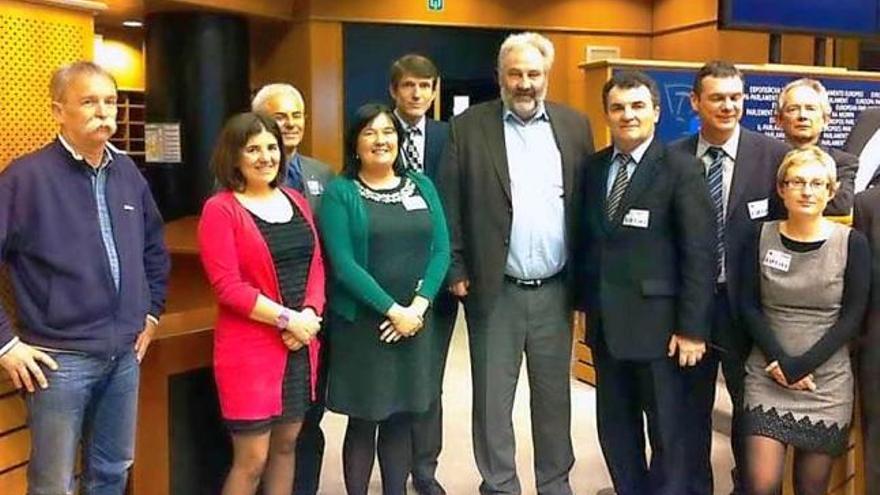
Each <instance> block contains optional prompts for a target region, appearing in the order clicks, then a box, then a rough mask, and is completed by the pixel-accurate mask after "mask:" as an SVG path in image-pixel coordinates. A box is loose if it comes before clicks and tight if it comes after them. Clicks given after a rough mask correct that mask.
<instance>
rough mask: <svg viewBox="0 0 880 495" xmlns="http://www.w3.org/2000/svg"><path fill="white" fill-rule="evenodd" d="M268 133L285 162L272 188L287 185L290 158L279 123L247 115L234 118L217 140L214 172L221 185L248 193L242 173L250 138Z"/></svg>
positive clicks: (229, 121)
mask: <svg viewBox="0 0 880 495" xmlns="http://www.w3.org/2000/svg"><path fill="white" fill-rule="evenodd" d="M263 131H268V132H269V133H270V134H272V135H273V136H275V140H276V141H277V142H278V149H279V151H280V152H281V161H280V162H279V163H278V175H276V176H275V178H274V179H273V180H272V182H270V183H269V185H270V186H272V187H278V186H279V185H281V184H283V183H284V180H285V178H286V177H287V155H285V152H284V141H283V140H282V138H281V130H280V129H279V128H278V124H276V123H275V120H274V119H272V118H271V117H269V116H266V115H263V114H261V113H255V112H246V113H240V114H237V115H233V116H232V117H231V118H230V119H229V120H227V121H226V124H225V125H224V126H223V130H222V131H220V136H219V137H218V138H217V144H215V145H214V153H213V155H212V156H211V170H213V171H214V175H215V176H216V177H217V183H218V184H219V186H220V187H222V188H224V189H229V190H232V191H235V192H242V191H244V190H245V187H246V186H247V183H246V182H245V180H244V176H243V175H242V174H241V170H239V164H240V163H241V152H242V150H244V147H245V145H247V142H248V140H250V138H252V137H254V136H256V135H257V134H259V133H261V132H263Z"/></svg>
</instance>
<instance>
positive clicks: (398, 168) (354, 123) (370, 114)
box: [342, 103, 406, 179]
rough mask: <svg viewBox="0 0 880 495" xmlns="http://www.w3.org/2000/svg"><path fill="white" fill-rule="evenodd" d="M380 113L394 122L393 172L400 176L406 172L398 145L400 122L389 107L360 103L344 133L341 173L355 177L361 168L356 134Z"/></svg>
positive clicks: (400, 140)
mask: <svg viewBox="0 0 880 495" xmlns="http://www.w3.org/2000/svg"><path fill="white" fill-rule="evenodd" d="M380 115H386V116H388V118H389V119H390V120H391V122H393V123H394V130H395V132H397V157H396V158H395V159H394V165H393V169H394V174H395V175H400V176H402V175H403V174H404V173H406V164H404V163H403V158H402V157H401V156H400V146H401V144H402V143H403V128H402V127H401V126H400V122H399V121H398V120H397V119H396V118H395V117H394V114H393V113H392V112H391V109H390V108H388V107H387V106H385V105H383V104H381V103H366V104H364V105H361V106H360V108H358V109H357V110H356V111H355V113H354V117H352V119H351V125H349V126H348V132H346V134H345V163H344V164H343V165H342V174H343V175H345V176H346V177H348V178H349V179H354V178H355V177H357V174H358V172H360V170H361V159H360V157H358V154H357V146H358V136H360V134H361V131H362V130H364V128H365V127H367V126H368V125H370V122H372V121H373V120H375V119H376V117H378V116H380Z"/></svg>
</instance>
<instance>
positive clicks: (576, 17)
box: [297, 0, 652, 33]
mask: <svg viewBox="0 0 880 495" xmlns="http://www.w3.org/2000/svg"><path fill="white" fill-rule="evenodd" d="M445 3H446V5H445V8H444V10H443V11H441V12H433V11H429V10H428V7H427V2H426V1H425V0H418V1H414V0H386V1H382V2H375V1H373V2H365V1H363V0H333V1H322V0H317V1H310V2H304V4H303V5H301V6H297V11H298V13H299V14H300V15H305V16H308V17H310V18H312V19H325V20H342V21H353V22H390V23H407V24H438V25H453V26H470V27H493V28H503V27H506V28H510V29H536V30H538V29H544V30H547V29H550V30H570V31H612V32H636V33H650V31H651V18H652V7H651V3H652V2H651V0H542V1H540V2H536V1H534V0H481V1H447V2H445Z"/></svg>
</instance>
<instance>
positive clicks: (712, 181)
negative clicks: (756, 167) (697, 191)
mask: <svg viewBox="0 0 880 495" xmlns="http://www.w3.org/2000/svg"><path fill="white" fill-rule="evenodd" d="M726 156H727V154H726V153H725V152H724V150H723V149H721V148H719V147H718V146H710V147H709V149H708V150H706V154H705V155H703V161H704V162H705V163H707V164H708V165H709V170H708V171H707V172H706V183H707V184H708V186H709V197H711V198H712V204H713V205H714V206H715V224H716V228H717V230H716V232H715V252H716V254H717V256H718V259H717V260H716V262H717V264H718V273H721V264H722V263H723V262H724V158H725V157H726Z"/></svg>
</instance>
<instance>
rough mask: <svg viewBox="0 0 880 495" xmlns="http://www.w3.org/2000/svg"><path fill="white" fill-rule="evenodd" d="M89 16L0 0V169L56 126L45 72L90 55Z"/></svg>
mask: <svg viewBox="0 0 880 495" xmlns="http://www.w3.org/2000/svg"><path fill="white" fill-rule="evenodd" d="M93 33H94V28H93V25H92V17H91V15H89V14H88V13H84V12H70V11H66V10H63V9H59V8H52V7H46V6H42V5H35V4H30V3H25V2H18V1H11V0H0V74H2V77H3V84H2V85H0V109H2V112H3V118H2V119H0V170H2V169H3V168H5V167H6V165H8V164H9V162H10V161H11V160H12V159H13V158H15V157H17V156H19V155H22V154H24V153H26V152H29V151H32V150H34V149H36V148H38V147H40V146H42V145H43V144H45V143H46V142H47V141H49V140H50V139H51V138H52V137H53V136H54V135H55V133H56V132H57V126H56V125H55V123H54V121H53V120H52V116H51V114H50V113H49V103H50V101H49V100H50V99H49V90H48V87H49V77H50V75H51V73H52V71H53V70H55V69H56V68H57V67H58V66H60V65H62V64H65V63H68V62H73V61H75V60H79V59H91V57H92V46H93V37H94V35H93Z"/></svg>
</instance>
